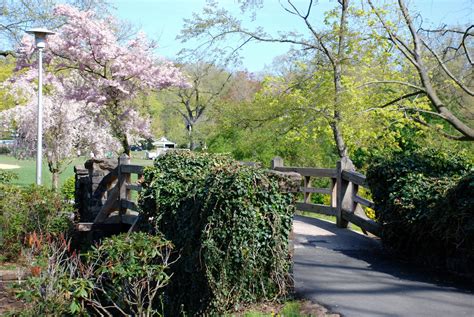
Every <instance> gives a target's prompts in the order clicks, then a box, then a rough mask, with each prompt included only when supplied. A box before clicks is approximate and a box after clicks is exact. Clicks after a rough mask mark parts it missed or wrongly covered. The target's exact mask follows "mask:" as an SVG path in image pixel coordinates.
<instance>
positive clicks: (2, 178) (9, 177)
mask: <svg viewBox="0 0 474 317" xmlns="http://www.w3.org/2000/svg"><path fill="white" fill-rule="evenodd" d="M15 179H18V174H17V173H14V172H11V171H5V170H1V169H0V184H10V183H11V182H12V181H13V180H15Z"/></svg>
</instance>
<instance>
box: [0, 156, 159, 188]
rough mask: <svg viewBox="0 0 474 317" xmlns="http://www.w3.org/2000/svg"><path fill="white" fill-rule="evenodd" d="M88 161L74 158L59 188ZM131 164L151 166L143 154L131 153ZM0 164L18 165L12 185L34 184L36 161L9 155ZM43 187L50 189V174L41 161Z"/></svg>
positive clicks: (62, 177)
mask: <svg viewBox="0 0 474 317" xmlns="http://www.w3.org/2000/svg"><path fill="white" fill-rule="evenodd" d="M88 159H89V157H85V156H80V157H76V158H74V159H73V160H72V161H71V162H70V163H69V164H68V165H67V166H66V167H65V169H64V172H62V173H61V174H60V176H59V187H61V186H62V184H64V182H65V181H66V179H68V178H69V177H71V176H73V175H74V166H76V165H82V166H84V163H85V162H86V161H87V160H88ZM131 162H132V164H137V165H145V166H146V165H151V164H152V163H153V161H151V160H146V159H144V152H132V159H131ZM0 163H2V164H11V165H19V166H20V168H17V169H12V170H11V171H12V172H14V173H16V174H17V175H18V179H17V180H14V181H13V182H12V183H13V184H14V185H20V186H28V185H31V184H34V183H35V182H36V161H35V160H34V159H25V160H19V159H16V158H14V157H13V156H9V155H0ZM43 185H44V186H46V187H51V173H50V172H49V169H48V165H47V163H46V161H45V160H44V159H43Z"/></svg>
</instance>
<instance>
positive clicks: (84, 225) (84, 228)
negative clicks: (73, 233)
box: [76, 222, 94, 232]
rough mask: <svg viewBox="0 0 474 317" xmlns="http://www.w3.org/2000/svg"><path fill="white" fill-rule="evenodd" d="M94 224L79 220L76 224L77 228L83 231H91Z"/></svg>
mask: <svg viewBox="0 0 474 317" xmlns="http://www.w3.org/2000/svg"><path fill="white" fill-rule="evenodd" d="M93 225H94V223H93V222H79V223H78V224H76V230H77V231H82V232H87V231H91V230H92V226H93Z"/></svg>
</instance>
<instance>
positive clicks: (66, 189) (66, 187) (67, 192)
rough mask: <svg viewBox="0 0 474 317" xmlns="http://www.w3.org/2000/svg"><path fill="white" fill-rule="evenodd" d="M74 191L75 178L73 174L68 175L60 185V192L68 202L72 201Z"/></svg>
mask: <svg viewBox="0 0 474 317" xmlns="http://www.w3.org/2000/svg"><path fill="white" fill-rule="evenodd" d="M75 193H76V178H75V176H74V175H72V176H71V177H68V178H67V179H66V181H65V182H64V184H63V185H62V186H61V194H62V195H63V197H64V199H65V200H66V201H69V202H71V201H72V202H73V201H74V198H75Z"/></svg>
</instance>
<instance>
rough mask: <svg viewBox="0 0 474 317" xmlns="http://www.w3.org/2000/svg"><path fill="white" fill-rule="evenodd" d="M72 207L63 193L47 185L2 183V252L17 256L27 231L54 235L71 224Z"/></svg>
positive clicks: (0, 226) (0, 191)
mask: <svg viewBox="0 0 474 317" xmlns="http://www.w3.org/2000/svg"><path fill="white" fill-rule="evenodd" d="M70 211H71V207H70V206H69V205H68V204H65V203H64V200H63V199H62V197H61V195H59V194H57V193H55V192H53V191H51V190H49V189H46V188H44V187H38V186H31V187H26V188H21V187H16V186H12V185H0V233H1V236H0V250H1V251H0V254H1V255H2V258H3V259H4V260H9V261H11V260H15V259H16V258H17V257H18V256H19V255H20V251H21V247H22V245H23V242H24V239H25V237H26V235H27V234H28V233H32V232H37V233H38V234H42V233H46V232H49V233H51V234H53V235H55V234H59V233H63V232H66V231H68V230H69V229H70V228H71V221H70V219H69V218H68V216H69V212H70Z"/></svg>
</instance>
